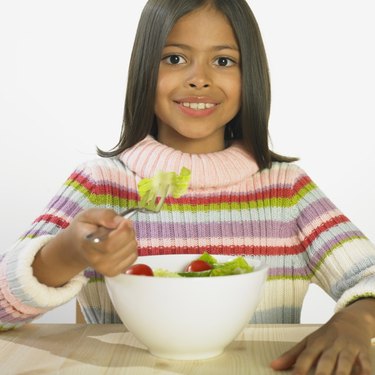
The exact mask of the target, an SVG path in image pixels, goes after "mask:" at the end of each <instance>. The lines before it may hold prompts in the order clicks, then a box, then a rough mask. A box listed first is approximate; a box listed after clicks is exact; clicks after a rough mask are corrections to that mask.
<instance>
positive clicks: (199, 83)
mask: <svg viewBox="0 0 375 375" xmlns="http://www.w3.org/2000/svg"><path fill="white" fill-rule="evenodd" d="M186 86H188V87H190V88H197V89H201V88H206V87H210V86H211V78H210V77H209V73H208V72H207V71H206V69H205V68H204V67H201V66H193V67H192V69H191V70H190V71H189V75H188V77H187V80H186Z"/></svg>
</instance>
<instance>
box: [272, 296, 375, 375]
mask: <svg viewBox="0 0 375 375" xmlns="http://www.w3.org/2000/svg"><path fill="white" fill-rule="evenodd" d="M374 311H375V300H373V299H371V298H369V299H363V300H358V301H357V302H355V303H353V304H352V305H350V306H348V307H346V308H344V309H343V310H341V311H340V312H338V313H337V314H336V315H334V316H333V317H332V318H331V319H330V320H329V321H328V322H327V323H326V324H325V325H323V326H322V327H321V328H319V329H318V330H317V331H315V332H313V333H312V334H310V335H309V336H307V337H306V338H305V339H303V340H302V341H301V342H300V343H298V344H297V345H295V346H294V347H293V348H291V349H290V350H288V351H287V352H286V353H284V354H282V355H281V356H280V357H279V358H277V359H275V360H274V361H272V363H271V367H272V368H273V369H274V370H287V369H291V368H293V370H292V374H294V375H297V374H298V375H305V374H306V375H307V374H310V372H309V371H311V370H313V369H314V370H315V371H314V372H313V373H314V374H316V375H332V374H340V375H350V374H361V375H370V374H371V361H370V345H371V338H372V336H373V334H374V332H375V323H374V322H375V313H374Z"/></svg>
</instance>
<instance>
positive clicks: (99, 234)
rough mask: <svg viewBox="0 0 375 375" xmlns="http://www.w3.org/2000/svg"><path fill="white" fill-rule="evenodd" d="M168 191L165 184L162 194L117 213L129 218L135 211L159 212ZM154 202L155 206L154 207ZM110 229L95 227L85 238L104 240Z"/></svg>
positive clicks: (92, 240) (96, 240) (95, 241)
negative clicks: (140, 204)
mask: <svg viewBox="0 0 375 375" xmlns="http://www.w3.org/2000/svg"><path fill="white" fill-rule="evenodd" d="M168 192H169V185H167V186H166V188H165V190H164V191H163V193H162V194H160V195H157V196H155V197H154V198H153V199H150V200H148V201H146V202H145V204H144V205H143V206H138V207H132V208H128V209H126V210H124V211H122V212H120V213H119V215H120V216H123V217H124V218H125V219H129V218H130V217H132V216H133V215H134V214H136V213H137V212H141V213H151V214H156V213H158V212H160V210H161V208H162V206H163V204H164V201H165V198H166V197H167V195H168ZM158 198H159V201H157V200H158ZM155 204H156V207H155ZM112 231H113V229H110V228H106V227H99V229H97V230H96V231H95V232H93V233H90V234H89V235H87V236H86V239H87V240H89V241H91V242H94V243H99V242H102V241H104V240H105V239H106V238H107V237H108V235H109V233H110V232H112Z"/></svg>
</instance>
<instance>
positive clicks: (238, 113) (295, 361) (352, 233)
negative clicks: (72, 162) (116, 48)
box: [0, 0, 375, 374]
mask: <svg viewBox="0 0 375 375" xmlns="http://www.w3.org/2000/svg"><path fill="white" fill-rule="evenodd" d="M269 111H270V85H269V76H268V68H267V60H266V56H265V51H264V48H263V43H262V39H261V35H260V32H259V30H258V26H257V23H256V20H255V19H254V17H253V14H252V12H251V10H250V9H249V7H248V5H247V3H246V1H245V0H231V1H224V0H221V1H220V0H211V1H208V0H150V1H149V2H148V3H147V5H146V7H145V9H144V11H143V13H142V16H141V19H140V23H139V27H138V31H137V35H136V39H135V44H134V49H133V54H132V58H131V63H130V70H129V81H128V88H127V94H126V103H125V114H124V122H123V127H122V132H121V137H120V140H119V142H118V144H117V145H116V146H115V147H114V149H112V150H111V151H109V152H108V151H103V150H99V155H100V156H102V158H100V159H97V160H93V161H89V162H87V163H84V164H82V165H80V166H79V167H78V168H77V169H76V170H75V171H74V172H73V173H72V174H71V176H70V177H69V178H68V179H67V181H66V182H65V184H64V185H63V187H62V188H61V190H60V191H59V192H58V193H57V194H56V196H55V197H54V198H53V199H52V201H51V202H50V204H49V205H48V206H47V208H46V210H45V212H43V213H42V214H41V215H40V216H39V217H38V218H37V219H36V220H35V222H34V224H33V225H32V227H31V228H30V229H29V230H28V231H27V232H26V233H25V235H24V236H23V237H22V238H21V239H20V240H19V241H18V242H17V243H16V244H15V245H14V246H13V247H12V248H11V249H9V250H8V251H7V252H4V253H3V254H2V255H1V257H0V262H1V263H0V264H1V268H0V307H1V309H0V324H1V328H2V329H3V330H6V329H11V328H15V327H18V326H20V325H22V324H24V323H26V322H29V321H31V320H32V319H35V318H36V317H38V316H39V315H41V314H43V313H45V312H46V311H48V310H50V309H52V308H54V307H56V306H58V305H60V304H63V303H65V302H66V301H68V300H70V299H71V298H74V297H75V296H77V298H78V300H79V303H80V305H81V307H82V310H83V314H84V316H85V318H86V321H87V322H90V323H119V322H120V321H119V319H118V316H117V314H116V312H115V311H114V309H113V307H112V305H111V303H110V299H109V296H108V294H107V291H106V288H105V285H104V283H103V275H107V276H114V275H117V274H118V273H120V272H123V271H124V270H125V269H126V268H127V267H129V266H130V265H131V264H132V263H134V262H135V261H136V258H137V255H138V254H140V255H148V254H169V253H201V252H203V251H208V252H209V253H212V254H233V255H237V254H244V255H252V256H254V257H255V258H258V259H262V260H265V261H266V262H267V263H268V265H269V266H270V274H269V279H268V282H267V286H266V290H265V293H264V298H263V300H262V302H261V303H260V305H259V307H258V309H257V311H256V314H255V316H254V318H253V322H254V323H298V322H299V318H300V311H301V306H302V302H303V298H304V296H305V294H306V291H307V289H308V285H309V283H311V282H314V283H316V284H318V285H319V286H321V287H322V288H323V289H324V290H325V291H326V292H327V293H328V294H330V295H331V296H332V297H333V298H334V299H335V300H336V301H337V313H336V314H335V315H334V316H333V317H332V319H330V321H329V322H327V323H326V324H325V325H324V326H322V327H321V328H320V329H319V330H318V331H316V332H315V333H313V334H312V335H310V336H308V337H306V338H305V339H304V340H303V341H302V342H301V343H299V344H298V345H296V346H295V347H294V348H292V349H291V350H290V351H288V352H287V353H285V354H283V355H282V356H281V357H279V358H277V359H275V360H274V362H273V363H272V364H271V365H272V367H273V368H274V369H276V370H283V369H288V368H291V367H294V370H293V371H294V373H295V374H297V373H298V374H307V373H308V372H309V370H310V369H311V368H313V367H314V366H316V373H319V374H332V373H335V372H336V373H342V374H349V373H350V372H351V371H352V369H353V368H354V367H355V366H357V367H358V368H360V370H361V373H363V374H367V373H370V361H369V343H370V339H371V337H372V336H373V335H374V334H375V302H374V299H373V297H374V296H375V287H374V281H375V247H374V245H373V244H371V243H370V241H369V240H368V239H367V238H366V237H365V236H364V235H363V234H362V233H361V232H360V231H359V230H358V229H357V228H356V227H355V226H354V225H353V224H352V223H351V222H350V221H349V220H348V218H346V217H345V216H344V215H343V214H342V213H341V212H340V211H339V210H338V209H337V208H336V207H335V206H334V205H333V204H332V203H331V202H330V201H329V200H328V199H327V198H326V197H325V196H324V194H323V193H322V192H321V191H320V190H319V188H318V187H317V186H316V185H315V184H314V182H312V181H311V179H310V178H309V177H308V175H306V173H305V172H304V171H303V170H301V169H300V168H299V167H298V166H297V165H295V164H294V163H292V162H293V161H295V159H292V158H288V157H284V156H281V155H278V154H276V153H274V152H272V151H271V150H270V149H269V146H268V117H269ZM181 167H187V168H189V169H190V170H191V172H192V178H191V184H190V188H189V191H188V193H187V194H186V195H184V196H183V197H182V198H179V199H173V198H168V199H167V200H166V203H165V205H164V207H163V210H162V211H161V212H160V214H158V215H152V216H151V215H149V216H148V215H145V214H138V215H136V216H134V217H133V218H132V221H130V220H125V219H123V218H122V217H120V216H118V215H117V213H118V212H119V211H121V210H122V209H124V208H125V207H129V206H135V205H137V201H138V195H137V183H138V182H139V180H140V179H141V178H144V177H151V176H152V175H153V174H154V173H155V172H156V171H158V170H163V171H175V172H179V171H180V169H181ZM100 226H105V227H108V228H111V229H113V231H112V232H111V233H110V235H109V237H108V238H107V239H106V240H105V241H103V242H101V243H98V244H95V243H92V242H90V241H88V240H87V239H86V236H87V234H89V233H91V232H93V231H95V230H96V229H97V228H98V227H100ZM354 321H355V323H354ZM340 371H341V372H340Z"/></svg>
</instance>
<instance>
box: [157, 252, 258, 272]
mask: <svg viewBox="0 0 375 375" xmlns="http://www.w3.org/2000/svg"><path fill="white" fill-rule="evenodd" d="M197 259H201V260H204V261H205V262H207V263H209V264H211V265H212V267H213V268H212V269H211V270H206V271H200V272H171V271H167V270H164V269H156V270H154V276H159V277H181V276H182V277H215V276H229V275H240V274H243V273H249V272H252V271H253V270H254V267H252V266H250V265H249V264H248V263H247V262H246V259H245V258H244V257H242V256H238V257H236V258H234V259H232V260H229V261H228V262H224V263H219V262H218V261H217V260H216V258H215V257H213V256H212V255H210V254H208V253H207V252H205V253H203V254H202V255H201V256H199V257H198V258H197Z"/></svg>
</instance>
